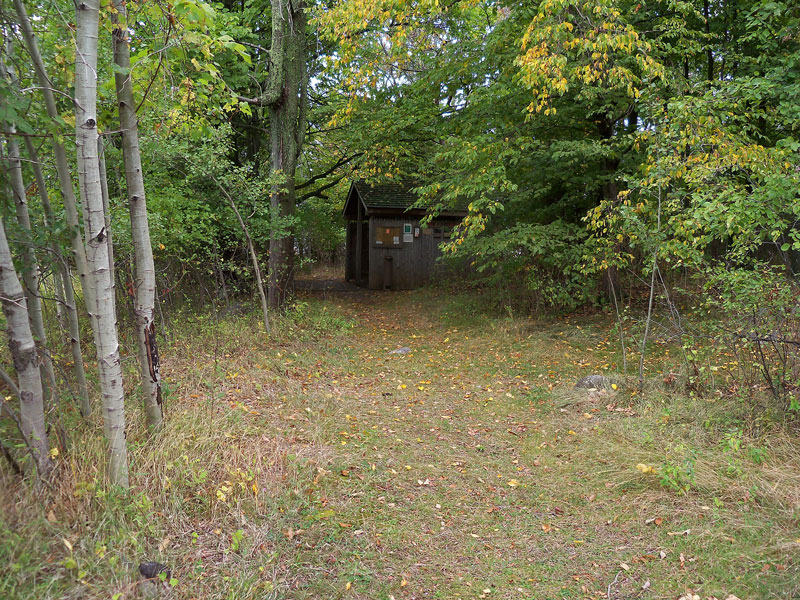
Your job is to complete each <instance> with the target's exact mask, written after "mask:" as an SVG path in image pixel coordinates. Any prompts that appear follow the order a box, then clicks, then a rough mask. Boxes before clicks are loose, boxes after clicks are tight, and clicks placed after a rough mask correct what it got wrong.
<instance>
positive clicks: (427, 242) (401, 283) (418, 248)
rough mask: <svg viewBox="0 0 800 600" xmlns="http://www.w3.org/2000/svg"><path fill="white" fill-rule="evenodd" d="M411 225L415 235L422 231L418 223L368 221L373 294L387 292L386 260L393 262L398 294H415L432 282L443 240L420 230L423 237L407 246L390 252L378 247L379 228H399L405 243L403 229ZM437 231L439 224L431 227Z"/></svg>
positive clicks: (383, 220) (392, 275)
mask: <svg viewBox="0 0 800 600" xmlns="http://www.w3.org/2000/svg"><path fill="white" fill-rule="evenodd" d="M406 223H411V230H412V235H413V231H414V228H416V227H420V224H419V220H415V219H390V218H384V217H373V218H371V219H370V220H369V240H368V243H369V284H368V285H369V287H370V289H373V290H382V289H385V284H386V283H387V282H386V280H385V277H384V274H385V273H386V272H387V267H386V258H387V257H390V258H391V259H392V261H391V280H392V281H391V288H392V289H395V290H412V289H415V288H418V287H420V286H422V285H425V284H426V283H428V281H429V280H430V278H431V276H432V274H433V272H434V266H435V261H436V258H437V257H438V256H439V255H440V254H441V251H440V250H439V247H438V245H439V244H440V243H441V242H442V240H441V239H435V237H434V236H433V235H425V234H424V233H423V232H422V228H421V227H420V236H419V237H415V238H413V241H412V242H404V243H403V245H402V247H400V248H387V247H383V246H376V245H375V230H376V228H377V227H400V236H401V240H402V235H403V233H402V231H403V229H402V227H403V225H404V224H406ZM431 226H432V227H437V226H439V225H437V224H436V223H433V224H432V225H431Z"/></svg>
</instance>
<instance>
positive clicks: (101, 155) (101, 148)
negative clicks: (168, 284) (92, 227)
mask: <svg viewBox="0 0 800 600" xmlns="http://www.w3.org/2000/svg"><path fill="white" fill-rule="evenodd" d="M105 148H106V145H105V141H104V140H103V138H102V137H98V138H97V156H98V162H99V169H100V191H101V193H102V194H103V215H104V216H105V223H106V235H108V268H109V270H110V271H111V273H115V272H116V271H115V270H114V236H113V232H112V231H111V199H110V198H109V197H108V175H107V173H106V151H105ZM111 282H112V283H113V284H114V291H113V293H112V294H111V298H112V300H113V302H112V308H113V309H114V323H116V322H117V284H116V278H115V277H112V278H111Z"/></svg>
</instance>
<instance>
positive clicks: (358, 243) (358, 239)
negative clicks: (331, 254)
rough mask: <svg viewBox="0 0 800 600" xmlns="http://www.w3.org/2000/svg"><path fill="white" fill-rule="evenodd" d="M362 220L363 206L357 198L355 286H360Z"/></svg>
mask: <svg viewBox="0 0 800 600" xmlns="http://www.w3.org/2000/svg"><path fill="white" fill-rule="evenodd" d="M363 219H364V206H363V204H362V203H361V198H358V218H357V220H356V285H361V253H362V248H363V244H364V233H363V232H362V229H363V227H362V221H363Z"/></svg>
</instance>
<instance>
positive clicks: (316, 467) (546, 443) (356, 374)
mask: <svg viewBox="0 0 800 600" xmlns="http://www.w3.org/2000/svg"><path fill="white" fill-rule="evenodd" d="M310 302H311V304H310V305H309V306H311V307H313V308H314V309H315V310H317V311H319V310H320V309H321V310H322V311H323V315H324V318H325V319H328V321H326V322H325V327H326V328H327V329H329V330H330V329H335V328H336V327H338V326H341V324H342V322H343V321H342V319H350V320H351V322H352V323H354V326H353V328H352V329H349V330H347V329H345V330H344V331H340V332H339V333H336V334H332V336H328V337H325V336H322V337H318V336H312V337H309V338H306V339H305V340H302V341H297V342H294V343H292V344H290V345H289V346H287V347H285V348H283V349H282V350H281V351H280V353H279V354H280V357H279V358H280V359H281V360H283V361H284V362H283V365H284V367H285V371H284V374H285V375H288V376H289V381H290V383H289V384H287V386H286V388H285V389H283V390H281V391H279V390H275V392H277V393H279V394H282V395H281V399H280V401H279V402H276V403H274V404H273V405H272V406H271V407H270V409H269V410H267V411H265V412H264V414H265V415H266V416H267V417H268V418H267V419H265V420H264V421H263V423H264V427H265V429H266V430H273V434H275V435H282V436H283V437H284V439H287V440H289V442H288V443H289V444H290V445H297V444H298V443H299V447H300V448H303V447H305V448H310V447H313V448H315V449H316V450H315V452H318V453H319V457H323V458H320V459H319V460H318V459H314V458H311V457H310V455H308V454H307V455H306V457H305V458H304V457H303V455H302V452H303V451H302V450H294V451H291V450H290V452H291V454H290V455H289V459H290V460H295V461H299V462H300V463H301V464H303V465H307V467H308V468H307V473H308V475H307V477H306V478H305V479H303V478H299V479H297V480H296V482H295V485H296V488H295V489H294V490H293V492H294V493H293V494H290V496H289V497H286V498H284V499H282V500H281V502H282V503H283V504H281V506H280V508H279V512H280V517H279V518H278V519H277V521H278V524H277V527H278V528H280V530H281V534H280V535H275V536H273V537H272V538H271V539H272V541H273V543H274V548H275V550H274V552H275V555H274V557H275V565H278V566H277V567H276V569H277V570H273V572H274V574H275V579H274V581H273V584H274V585H275V586H276V588H275V590H276V594H277V596H279V597H291V598H339V597H341V598H385V599H390V598H395V599H400V598H609V597H610V598H633V597H648V598H651V597H652V598H677V596H678V595H680V594H681V593H683V592H684V591H685V590H687V589H692V590H699V591H700V593H703V594H704V596H705V595H708V596H712V595H716V596H718V597H720V598H724V597H726V596H727V595H728V594H731V593H733V594H737V595H739V596H740V597H742V598H745V597H748V598H756V597H758V598H769V597H775V598H779V597H780V598H788V597H791V596H788V595H786V594H787V593H796V591H797V585H798V583H797V582H798V579H799V578H798V567H797V563H796V562H793V561H792V560H791V559H789V558H788V557H787V556H786V554H785V551H781V548H784V549H785V548H786V547H787V546H786V544H790V547H791V544H800V539H798V540H797V541H796V542H795V539H796V538H800V534H798V532H797V530H796V526H797V523H796V521H794V522H793V520H792V519H793V518H794V517H793V516H792V515H793V510H794V509H793V508H792V507H791V506H790V504H791V502H792V501H793V500H791V498H789V499H787V498H786V496H785V495H784V496H781V495H780V494H777V493H775V494H770V493H769V492H768V491H767V489H769V487H770V485H771V483H770V481H771V480H770V478H769V476H764V475H762V474H758V473H760V470H759V469H756V468H754V466H753V465H748V464H744V466H742V467H741V470H742V472H741V476H740V477H739V478H729V477H727V476H726V475H725V473H724V471H725V463H724V460H725V457H721V456H720V455H719V452H718V451H717V450H715V448H716V446H715V444H716V442H715V441H708V440H707V439H706V438H705V437H704V433H703V426H702V417H703V416H704V414H703V411H706V408H705V407H702V406H701V407H700V411H699V412H698V409H697V407H696V406H694V407H693V406H690V405H686V404H681V403H680V402H673V401H669V403H667V402H668V401H667V400H662V402H663V403H664V404H663V409H664V410H662V411H659V409H658V408H653V407H652V406H650V405H645V404H642V403H640V404H638V405H637V404H631V400H630V398H629V397H627V396H624V395H623V394H622V392H620V395H619V396H618V397H611V396H606V397H597V396H595V397H593V398H592V397H589V396H588V395H583V394H580V395H575V394H573V393H570V392H569V391H568V390H569V388H570V386H571V384H572V383H573V382H574V381H575V380H576V379H577V378H578V377H579V376H581V375H584V374H586V373H587V372H592V371H593V370H598V369H602V368H603V367H609V364H608V362H607V361H610V360H611V356H610V351H609V342H608V340H609V339H611V337H612V336H611V334H610V332H609V329H610V326H611V323H609V322H605V321H602V320H597V319H594V320H592V319H585V320H584V322H583V323H578V324H573V323H570V322H569V321H557V322H553V323H550V324H535V323H531V322H527V321H515V320H512V319H494V318H488V317H484V316H481V313H480V311H479V310H477V307H476V306H475V305H474V304H471V303H470V301H469V298H461V299H452V298H447V297H443V296H436V295H434V294H433V293H432V292H424V291H423V292H414V293H393V294H365V295H359V296H356V297H355V298H347V297H342V298H334V299H328V300H325V301H317V300H311V301H310ZM317 318H319V312H317ZM403 348H407V349H408V350H407V351H406V350H401V351H400V352H394V351H397V350H399V349H403ZM403 352H407V353H405V354H404V353H403ZM240 376H242V375H240ZM664 411H666V412H664ZM256 412H258V411H256ZM665 415H667V416H666V418H665ZM698 421H700V422H698ZM704 452H706V454H704ZM689 455H691V456H692V457H693V458H691V461H692V462H691V464H690V463H686V462H685V461H684V462H682V461H683V459H684V458H685V457H686V456H689ZM670 456H672V457H673V458H674V461H673V462H674V465H675V467H674V469H675V473H674V479H675V485H674V486H673V489H672V490H670V489H668V488H669V485H666V487H665V485H664V481H662V479H663V478H658V477H656V475H655V474H654V473H652V472H651V473H647V472H642V465H644V466H648V465H651V464H656V465H657V464H659V463H658V461H664V460H665V457H667V460H670V458H669V457H670ZM737 460H738V459H737ZM720 461H722V462H720ZM740 462H742V461H740ZM744 462H746V461H744ZM637 464H638V465H640V467H639V470H637V468H636V465H637ZM670 464H672V463H670ZM686 465H689V466H686ZM792 468H794V469H796V468H797V464H796V462H795V463H794V464H793V467H792ZM645 471H646V469H645ZM718 471H722V472H723V473H722V474H720V473H719V472H718ZM757 471H758V473H757ZM796 473H797V471H796V470H795V475H796ZM773 483H774V482H773ZM759 486H760V487H759ZM748 490H750V491H748ZM758 490H761V491H758ZM754 494H760V497H759V500H758V501H757V502H756V501H751V500H752V499H753V495H754ZM796 499H797V498H796V494H795V500H794V501H796ZM748 502H750V504H749V505H748ZM787 503H788V505H787ZM792 536H794V537H792ZM795 547H796V546H795ZM792 586H794V587H792ZM792 590H793V591H792Z"/></svg>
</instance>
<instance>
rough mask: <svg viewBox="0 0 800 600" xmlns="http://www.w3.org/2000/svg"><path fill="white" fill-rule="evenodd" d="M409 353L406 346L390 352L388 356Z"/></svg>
mask: <svg viewBox="0 0 800 600" xmlns="http://www.w3.org/2000/svg"><path fill="white" fill-rule="evenodd" d="M410 352H411V348H409V347H408V346H403V347H402V348H398V349H397V350H392V351H391V352H389V354H408V353H410Z"/></svg>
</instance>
